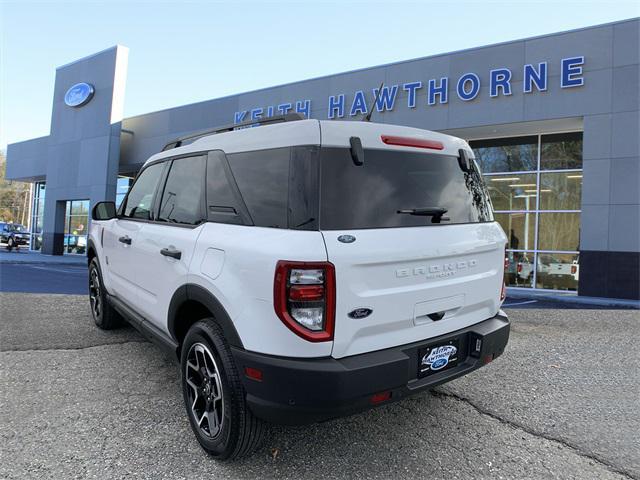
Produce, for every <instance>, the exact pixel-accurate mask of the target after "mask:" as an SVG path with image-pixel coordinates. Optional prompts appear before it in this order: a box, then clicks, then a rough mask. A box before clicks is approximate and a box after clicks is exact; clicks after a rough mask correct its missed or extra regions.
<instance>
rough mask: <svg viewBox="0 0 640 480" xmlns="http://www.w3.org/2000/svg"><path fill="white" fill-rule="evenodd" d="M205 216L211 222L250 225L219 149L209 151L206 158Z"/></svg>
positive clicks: (223, 156) (249, 219) (244, 207)
mask: <svg viewBox="0 0 640 480" xmlns="http://www.w3.org/2000/svg"><path fill="white" fill-rule="evenodd" d="M207 216H208V219H209V220H211V221H212V222H217V223H231V224H236V225H252V221H251V218H250V217H249V214H248V213H247V209H246V206H245V205H244V203H243V201H242V198H241V197H240V194H239V192H238V187H237V185H236V183H235V180H234V178H233V175H231V172H230V171H229V166H228V164H227V160H226V158H225V155H224V153H223V152H221V151H213V152H209V156H208V159H207Z"/></svg>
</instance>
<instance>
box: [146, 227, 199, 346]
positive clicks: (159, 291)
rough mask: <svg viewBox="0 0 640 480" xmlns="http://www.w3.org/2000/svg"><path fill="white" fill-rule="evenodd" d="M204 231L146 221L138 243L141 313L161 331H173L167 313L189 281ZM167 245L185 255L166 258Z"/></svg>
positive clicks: (197, 228) (167, 332)
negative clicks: (163, 252) (164, 253)
mask: <svg viewBox="0 0 640 480" xmlns="http://www.w3.org/2000/svg"><path fill="white" fill-rule="evenodd" d="M203 230H204V226H203V225H201V226H199V227H196V228H185V227H179V226H169V225H167V224H163V223H144V224H143V227H142V229H141V231H140V233H139V235H138V239H137V241H136V244H135V249H136V253H135V254H136V265H135V267H136V269H135V279H136V280H135V282H136V285H137V286H138V303H137V304H136V307H137V309H138V312H139V313H140V314H142V316H143V317H145V318H146V319H147V320H149V321H150V322H151V323H153V324H154V325H155V326H156V327H158V328H159V329H160V330H162V331H163V332H165V333H166V334H169V330H168V328H167V312H168V311H169V304H170V303H171V298H172V297H173V294H174V293H175V292H176V290H178V288H180V287H181V286H182V285H184V284H186V283H187V280H188V276H189V267H190V265H191V263H192V258H193V252H194V250H195V246H196V242H197V240H198V237H199V235H200V234H201V233H202V231H203ZM163 248H173V249H175V250H179V251H180V252H181V258H180V259H179V260H178V259H175V258H172V257H166V256H164V255H162V254H161V253H160V251H161V250H162V249H163Z"/></svg>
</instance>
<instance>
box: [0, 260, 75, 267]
mask: <svg viewBox="0 0 640 480" xmlns="http://www.w3.org/2000/svg"><path fill="white" fill-rule="evenodd" d="M2 265H40V266H43V265H44V266H49V267H51V266H56V265H60V266H61V267H68V266H83V267H86V266H87V263H86V262H43V261H40V262H37V261H28V260H0V266H2Z"/></svg>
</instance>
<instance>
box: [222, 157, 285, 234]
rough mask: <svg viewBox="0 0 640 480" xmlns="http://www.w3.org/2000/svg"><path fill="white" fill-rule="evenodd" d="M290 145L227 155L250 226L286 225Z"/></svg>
mask: <svg viewBox="0 0 640 480" xmlns="http://www.w3.org/2000/svg"><path fill="white" fill-rule="evenodd" d="M290 154H291V149H290V148H276V149H271V150H257V151H253V152H244V153H232V154H227V158H228V160H229V166H230V167H231V171H232V173H233V177H234V178H235V181H236V183H237V185H238V189H239V190H240V193H241V194H242V198H243V200H244V203H245V204H246V206H247V209H248V210H249V214H250V215H251V218H252V220H253V223H254V225H256V226H259V227H275V228H287V227H288V215H287V206H288V198H289V159H290Z"/></svg>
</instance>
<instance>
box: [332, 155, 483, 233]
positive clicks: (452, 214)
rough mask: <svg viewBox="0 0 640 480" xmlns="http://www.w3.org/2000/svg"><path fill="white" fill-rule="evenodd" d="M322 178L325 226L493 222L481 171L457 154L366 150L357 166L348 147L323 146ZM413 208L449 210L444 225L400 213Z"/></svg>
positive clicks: (338, 228) (443, 216) (393, 225)
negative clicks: (464, 168) (460, 161)
mask: <svg viewBox="0 0 640 480" xmlns="http://www.w3.org/2000/svg"><path fill="white" fill-rule="evenodd" d="M320 178H321V184H320V191H321V195H320V199H321V202H320V228H321V229H323V230H347V229H355V228H389V227H417V226H425V225H451V224H460V223H476V222H489V221H493V214H492V212H491V204H490V202H489V200H488V196H487V193H486V190H485V187H484V184H483V182H482V178H481V177H480V175H479V173H478V171H477V170H476V169H475V168H474V169H473V171H472V172H463V171H462V169H461V168H460V166H459V164H458V158H457V157H455V156H448V155H439V154H432V153H414V152H394V151H390V150H365V155H364V165H363V166H355V165H354V163H353V161H352V159H351V155H350V153H349V150H348V149H341V148H324V149H322V150H321V153H320ZM414 209H422V210H426V209H431V210H432V209H440V210H442V209H444V210H446V213H444V214H443V215H442V219H441V222H440V223H437V220H436V219H435V218H434V216H421V215H420V216H418V215H410V214H408V213H398V210H405V211H407V210H414ZM445 217H446V218H445ZM447 218H448V220H447ZM434 220H436V221H434Z"/></svg>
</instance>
